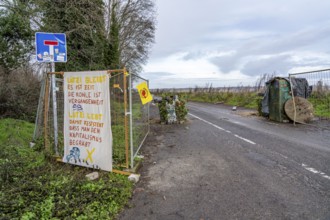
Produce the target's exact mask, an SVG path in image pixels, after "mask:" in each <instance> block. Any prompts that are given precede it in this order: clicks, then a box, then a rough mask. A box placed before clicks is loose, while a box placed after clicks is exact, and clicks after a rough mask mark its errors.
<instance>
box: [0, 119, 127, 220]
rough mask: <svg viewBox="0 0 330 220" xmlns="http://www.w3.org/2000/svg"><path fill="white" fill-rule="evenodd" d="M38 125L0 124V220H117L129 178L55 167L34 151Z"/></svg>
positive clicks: (22, 122)
mask: <svg viewBox="0 0 330 220" xmlns="http://www.w3.org/2000/svg"><path fill="white" fill-rule="evenodd" d="M33 128H34V125H33V124H31V123H27V122H24V121H20V120H13V119H3V120H0V147H1V151H0V178H1V181H0V183H1V185H0V219H113V218H114V217H115V215H116V214H117V213H118V212H119V211H120V210H121V209H122V208H123V207H124V206H125V205H126V204H127V201H128V199H129V198H130V197H131V192H132V184H131V183H130V182H129V181H128V179H127V177H126V176H121V175H117V174H113V173H108V172H103V171H99V173H100V178H99V179H98V180H96V181H88V180H86V178H85V175H86V174H87V173H90V172H92V171H93V170H92V169H90V168H83V167H78V166H72V165H69V164H64V163H56V162H53V160H52V159H51V158H50V157H49V156H47V154H45V153H44V152H40V151H37V150H36V149H40V148H41V147H38V146H37V147H36V148H35V149H33V148H30V147H29V146H28V145H29V141H30V140H31V137H32V133H33Z"/></svg>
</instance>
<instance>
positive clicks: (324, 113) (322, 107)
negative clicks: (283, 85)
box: [289, 69, 330, 120]
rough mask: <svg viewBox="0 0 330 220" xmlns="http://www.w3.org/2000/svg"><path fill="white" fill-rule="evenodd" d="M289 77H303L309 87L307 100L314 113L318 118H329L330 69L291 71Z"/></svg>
mask: <svg viewBox="0 0 330 220" xmlns="http://www.w3.org/2000/svg"><path fill="white" fill-rule="evenodd" d="M289 77H290V79H291V78H305V79H306V80H307V81H308V84H309V86H310V89H311V95H310V96H309V98H308V101H309V102H311V103H312V104H313V107H314V114H315V116H316V117H317V118H319V119H328V120H329V119H330V69H325V70H318V71H311V72H302V73H291V74H289Z"/></svg>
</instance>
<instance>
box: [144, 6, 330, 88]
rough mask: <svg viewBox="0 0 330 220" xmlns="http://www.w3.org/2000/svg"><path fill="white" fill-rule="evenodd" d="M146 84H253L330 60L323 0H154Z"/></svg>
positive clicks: (329, 32)
mask: <svg viewBox="0 0 330 220" xmlns="http://www.w3.org/2000/svg"><path fill="white" fill-rule="evenodd" d="M156 6H157V14H158V15H157V30H156V42H155V44H154V46H153V48H152V52H151V54H150V58H149V61H148V64H147V65H146V66H145V67H144V72H143V73H142V74H141V75H142V76H143V77H145V78H147V79H149V80H150V87H151V88H158V87H159V88H173V87H194V86H196V85H198V86H204V85H205V84H206V83H212V84H213V85H214V86H217V85H219V86H223V85H224V86H235V85H239V84H241V83H242V84H245V85H247V84H250V85H253V84H254V82H255V81H256V80H255V79H256V77H258V76H260V75H261V74H264V73H268V74H273V73H276V75H282V76H287V75H288V73H289V72H300V71H306V70H316V69H322V68H329V67H330V13H329V10H330V1H328V0H203V1H201V0H200V1H197V0H156Z"/></svg>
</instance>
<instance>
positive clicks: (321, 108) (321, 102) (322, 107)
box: [308, 94, 330, 118]
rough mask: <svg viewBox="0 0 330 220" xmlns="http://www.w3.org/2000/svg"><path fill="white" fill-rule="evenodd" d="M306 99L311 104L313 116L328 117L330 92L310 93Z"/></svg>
mask: <svg viewBox="0 0 330 220" xmlns="http://www.w3.org/2000/svg"><path fill="white" fill-rule="evenodd" d="M308 101H310V102H311V103H312V104H313V107H314V114H315V116H318V117H323V118H330V94H328V95H318V94H312V95H311V97H309V98H308Z"/></svg>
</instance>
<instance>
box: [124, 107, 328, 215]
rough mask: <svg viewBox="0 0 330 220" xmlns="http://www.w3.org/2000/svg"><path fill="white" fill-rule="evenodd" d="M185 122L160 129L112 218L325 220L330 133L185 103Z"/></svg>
mask: <svg viewBox="0 0 330 220" xmlns="http://www.w3.org/2000/svg"><path fill="white" fill-rule="evenodd" d="M188 107H189V117H188V122H187V123H186V124H182V125H160V124H158V123H157V120H156V118H157V117H158V118H159V116H158V115H157V114H156V113H157V111H156V109H155V108H152V111H151V112H153V114H152V115H154V117H155V118H153V120H152V121H153V122H154V123H152V132H151V134H150V135H149V137H148V139H147V142H146V144H145V146H144V147H143V150H142V153H143V154H144V156H145V161H144V162H143V163H144V167H143V168H142V170H141V172H142V173H141V174H142V176H141V181H140V182H139V183H138V184H137V185H136V188H135V190H134V196H133V198H132V201H131V204H130V208H127V209H126V210H125V211H124V212H123V213H121V215H120V216H119V217H118V219H198V220H200V219H203V220H206V219H330V131H329V130H322V129H320V128H316V127H311V126H306V125H297V126H293V125H292V124H281V123H274V122H271V121H268V120H266V119H264V118H261V117H255V116H246V115H247V114H246V111H243V110H240V109H238V110H237V111H235V112H234V111H232V110H231V108H230V107H226V106H222V105H213V104H201V103H189V105H188Z"/></svg>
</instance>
